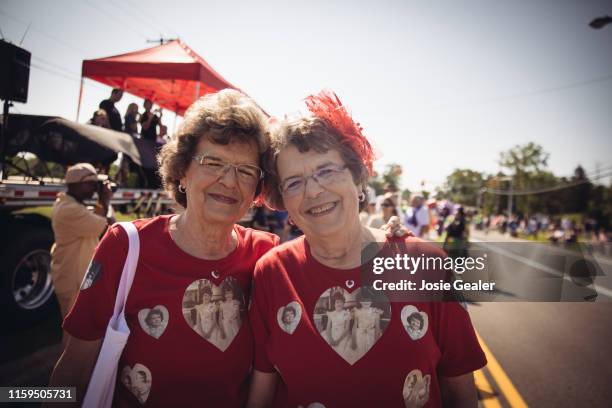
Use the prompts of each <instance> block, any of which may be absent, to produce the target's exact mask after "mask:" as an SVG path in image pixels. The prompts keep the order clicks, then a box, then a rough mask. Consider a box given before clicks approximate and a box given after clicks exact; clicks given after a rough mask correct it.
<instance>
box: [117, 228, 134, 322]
mask: <svg viewBox="0 0 612 408" xmlns="http://www.w3.org/2000/svg"><path fill="white" fill-rule="evenodd" d="M117 224H118V225H120V226H121V227H122V228H123V229H124V230H125V232H126V233H127V236H128V242H129V245H128V253H127V257H126V259H125V263H124V264H123V272H121V281H120V282H119V289H118V290H117V297H116V298H115V309H114V313H113V316H114V317H119V316H120V315H122V314H123V313H124V310H125V303H126V302H127V297H128V295H129V293H130V289H131V288H132V282H133V281H134V275H135V274H136V266H137V265H138V258H139V256H140V239H139V237H138V230H137V229H136V227H135V226H134V224H132V223H131V222H118V223H117Z"/></svg>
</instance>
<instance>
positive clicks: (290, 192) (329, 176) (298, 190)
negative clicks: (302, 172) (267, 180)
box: [279, 164, 347, 197]
mask: <svg viewBox="0 0 612 408" xmlns="http://www.w3.org/2000/svg"><path fill="white" fill-rule="evenodd" d="M346 168H347V166H346V164H326V165H324V166H323V167H321V168H319V169H317V171H315V172H314V173H312V174H311V175H310V176H308V177H304V176H295V177H289V178H288V179H286V180H284V181H283V182H282V183H280V186H279V190H280V192H281V194H282V195H283V196H285V197H294V196H297V195H300V194H303V193H304V189H305V188H306V183H307V182H308V179H310V178H312V179H313V180H314V181H316V182H317V184H318V185H320V186H321V187H326V186H329V185H330V184H333V183H334V182H336V181H338V180H339V176H340V175H341V174H342V172H343V171H344V169H346Z"/></svg>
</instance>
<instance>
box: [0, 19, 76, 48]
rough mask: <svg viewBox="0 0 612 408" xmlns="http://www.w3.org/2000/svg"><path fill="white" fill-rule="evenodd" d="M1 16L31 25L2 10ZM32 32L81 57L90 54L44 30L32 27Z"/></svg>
mask: <svg viewBox="0 0 612 408" xmlns="http://www.w3.org/2000/svg"><path fill="white" fill-rule="evenodd" d="M0 14H2V15H4V16H6V17H8V18H10V19H11V20H13V21H16V22H18V23H21V24H23V25H26V26H27V25H29V24H30V23H28V22H27V21H24V20H22V19H20V18H19V17H16V16H13V15H12V14H9V13H7V12H5V11H4V10H0ZM31 30H32V31H34V32H36V33H38V34H39V35H41V36H43V37H47V38H49V39H50V40H53V41H55V42H56V43H58V44H61V45H63V46H64V47H66V48H68V49H70V50H71V51H73V52H78V53H79V56H80V55H83V54H87V52H88V51H85V50H83V49H80V48H78V47H75V46H73V45H71V44H69V43H67V42H65V41H63V40H61V39H59V38H57V37H55V36H53V35H51V34H48V33H46V32H44V31H42V30H39V29H37V28H35V27H32V28H31Z"/></svg>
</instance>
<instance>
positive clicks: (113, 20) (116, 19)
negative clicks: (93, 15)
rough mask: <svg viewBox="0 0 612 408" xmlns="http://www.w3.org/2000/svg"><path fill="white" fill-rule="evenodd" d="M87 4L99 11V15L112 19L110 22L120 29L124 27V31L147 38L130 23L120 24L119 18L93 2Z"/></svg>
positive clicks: (86, 2)
mask: <svg viewBox="0 0 612 408" xmlns="http://www.w3.org/2000/svg"><path fill="white" fill-rule="evenodd" d="M85 4H87V5H88V6H90V7H91V8H93V9H95V10H97V11H98V12H99V13H102V14H104V15H105V16H107V17H109V18H110V21H112V22H113V23H115V25H118V26H120V27H123V28H124V29H128V30H130V31H131V32H133V33H135V34H136V35H139V36H141V37H143V38H145V39H146V38H147V35H146V34H143V33H142V32H140V31H138V30H136V29H135V28H133V27H132V26H131V25H130V23H129V22H128V23H127V24H126V23H124V22H119V21H118V20H119V19H118V18H117V16H114V15H112V14H110V13H109V12H107V11H106V10H104V9H102V8H100V7H98V6H97V5H96V4H94V3H92V2H91V1H85Z"/></svg>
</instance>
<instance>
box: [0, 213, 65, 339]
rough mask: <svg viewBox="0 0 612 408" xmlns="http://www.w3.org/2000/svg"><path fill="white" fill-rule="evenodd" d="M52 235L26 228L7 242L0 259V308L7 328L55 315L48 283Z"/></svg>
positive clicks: (42, 229) (49, 282)
mask: <svg viewBox="0 0 612 408" xmlns="http://www.w3.org/2000/svg"><path fill="white" fill-rule="evenodd" d="M52 244H53V232H52V231H50V230H49V229H48V228H45V227H42V226H39V227H37V226H31V225H30V226H27V227H26V228H24V229H22V230H21V231H19V232H18V233H17V234H16V236H15V237H14V240H13V241H12V242H10V241H9V242H8V243H7V244H6V246H5V247H4V249H3V250H2V253H1V254H0V259H1V260H2V264H3V265H2V270H3V272H2V276H0V280H1V284H0V304H1V305H2V306H3V307H2V310H7V311H8V313H7V314H5V316H9V322H8V323H9V327H12V328H16V327H24V326H28V325H31V324H32V323H35V322H38V321H40V320H42V319H44V318H46V317H48V316H49V315H50V314H51V313H57V311H58V308H59V307H58V304H57V300H56V299H55V294H54V290H53V283H52V281H51V252H50V249H51V245H52Z"/></svg>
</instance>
